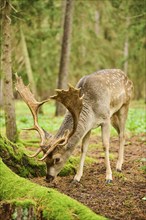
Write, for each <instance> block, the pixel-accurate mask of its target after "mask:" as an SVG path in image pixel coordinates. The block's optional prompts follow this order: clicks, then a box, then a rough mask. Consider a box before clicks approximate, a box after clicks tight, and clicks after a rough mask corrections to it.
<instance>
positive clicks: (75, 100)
mask: <svg viewBox="0 0 146 220" xmlns="http://www.w3.org/2000/svg"><path fill="white" fill-rule="evenodd" d="M56 92H57V95H54V96H51V97H50V98H51V99H54V100H56V101H58V102H60V103H62V104H63V105H64V106H65V107H66V108H67V109H68V110H69V112H70V113H71V114H72V118H73V129H72V131H71V132H69V130H66V131H65V133H64V135H63V137H64V142H62V139H60V140H59V139H58V140H57V141H56V143H54V145H52V146H51V147H50V148H49V149H48V151H47V152H46V153H45V155H44V156H43V157H42V158H41V159H40V160H44V159H45V158H46V157H47V156H48V155H49V154H50V153H51V152H52V151H53V150H54V149H55V147H56V146H65V145H66V144H67V142H68V140H69V138H70V137H71V136H72V135H73V134H74V133H75V131H76V128H77V125H78V120H79V115H80V113H81V110H82V105H83V96H82V97H80V89H76V88H74V87H73V86H71V85H69V90H59V89H56ZM61 142H62V143H61Z"/></svg>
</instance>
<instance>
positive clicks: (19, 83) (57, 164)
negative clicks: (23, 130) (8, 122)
mask: <svg viewBox="0 0 146 220" xmlns="http://www.w3.org/2000/svg"><path fill="white" fill-rule="evenodd" d="M15 87H16V90H17V91H18V92H19V94H20V95H21V97H22V99H23V100H24V102H25V103H26V104H27V106H28V107H29V109H30V111H31V113H32V116H33V120H34V125H33V127H32V128H28V129H27V130H36V131H37V132H38V133H39V135H40V139H41V142H40V147H39V148H38V150H37V151H36V153H35V154H33V155H30V156H29V157H36V156H37V155H38V154H39V153H40V152H43V153H44V155H43V157H42V158H41V159H39V160H40V161H44V160H45V162H46V164H47V170H48V169H50V168H51V169H52V171H51V172H50V173H51V174H52V175H50V173H49V174H47V176H46V178H47V179H53V177H55V176H56V175H57V174H58V173H59V172H60V170H61V168H62V167H63V165H64V163H65V162H66V158H65V157H64V154H63V153H60V152H62V151H65V146H66V144H67V143H68V141H69V139H70V138H71V136H72V135H73V134H74V133H75V131H76V128H77V125H78V120H79V116H80V112H81V110H82V100H83V96H82V97H81V96H80V89H76V88H74V87H73V86H71V85H69V89H68V90H56V92H57V95H54V96H51V97H50V98H49V99H47V100H44V101H41V102H38V101H37V100H36V99H35V98H34V95H33V94H32V92H31V91H30V88H29V86H25V85H24V83H23V80H22V79H21V77H18V76H17V75H16V84H15ZM50 99H53V100H56V101H58V102H60V103H62V104H63V105H64V106H65V107H66V108H67V109H68V111H69V112H70V113H71V115H72V119H73V126H72V130H68V129H66V130H65V131H64V133H63V134H62V135H61V136H58V137H57V136H56V135H54V136H53V135H51V134H49V133H48V132H47V131H45V130H44V129H43V128H41V127H40V126H39V124H38V111H39V108H40V106H42V105H43V104H44V103H46V102H48V101H49V100H50ZM58 149H59V152H58Z"/></svg>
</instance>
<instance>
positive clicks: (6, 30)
mask: <svg viewBox="0 0 146 220" xmlns="http://www.w3.org/2000/svg"><path fill="white" fill-rule="evenodd" d="M9 3H10V1H9V0H3V5H4V8H3V10H2V40H3V41H2V42H3V43H2V72H3V75H4V81H3V87H4V88H3V96H4V110H5V123H6V136H7V138H8V139H9V140H11V141H16V137H17V129H16V117H15V106H14V96H13V88H12V66H11V65H12V64H11V19H10V13H11V7H10V4H9Z"/></svg>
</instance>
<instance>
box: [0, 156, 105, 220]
mask: <svg viewBox="0 0 146 220" xmlns="http://www.w3.org/2000/svg"><path fill="white" fill-rule="evenodd" d="M0 170H1V172H0V174H1V175H0V179H1V185H0V199H1V200H3V203H2V204H3V205H1V208H0V209H1V216H3V214H4V213H3V210H4V204H6V207H8V208H6V207H5V213H6V214H9V215H10V216H9V219H18V218H17V217H18V215H20V213H21V219H30V218H29V217H30V216H29V213H31V215H32V216H31V217H32V218H31V219H44V220H45V219H49V220H77V219H78V220H82V219H83V220H89V219H90V220H102V219H105V218H104V217H101V216H98V215H96V214H95V213H94V212H92V211H91V210H90V209H89V208H87V207H86V206H84V205H82V204H80V203H79V202H77V201H75V200H74V199H71V198H69V197H68V196H66V195H63V194H61V193H59V192H57V191H56V190H54V189H50V188H46V187H43V186H39V185H37V184H35V183H32V182H30V181H29V180H26V179H24V178H22V177H19V176H17V175H16V174H15V173H13V172H12V171H11V170H10V169H9V168H8V167H7V166H6V165H5V164H4V163H3V162H2V161H1V160H0ZM7 204H9V206H8V205H7ZM10 206H11V207H12V209H11V210H12V211H11V212H10V211H9V210H10V209H9V207H10ZM24 216H25V218H24ZM40 216H41V218H40ZM22 217H23V218H22Z"/></svg>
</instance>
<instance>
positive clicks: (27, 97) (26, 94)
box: [15, 75, 51, 157]
mask: <svg viewBox="0 0 146 220" xmlns="http://www.w3.org/2000/svg"><path fill="white" fill-rule="evenodd" d="M15 87H16V90H17V91H18V92H19V94H20V95H21V97H22V99H23V100H24V102H25V103H26V104H27V106H28V107H29V109H30V110H31V113H32V115H33V119H34V126H33V127H32V128H26V129H25V130H36V131H38V133H39V135H40V138H41V143H40V148H39V149H38V150H37V152H36V153H35V154H34V155H32V156H30V157H35V156H37V155H38V154H39V153H40V152H41V151H42V148H41V146H43V145H44V144H45V141H46V138H47V137H51V135H50V134H49V133H48V132H47V131H45V130H44V129H42V128H41V127H40V126H39V124H38V110H39V108H40V106H41V105H43V104H44V103H45V102H48V101H49V99H47V100H44V101H42V102H38V101H36V99H35V98H34V95H33V94H32V93H31V91H30V89H29V86H25V85H24V83H23V81H22V79H21V77H18V76H17V75H16V84H15Z"/></svg>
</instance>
